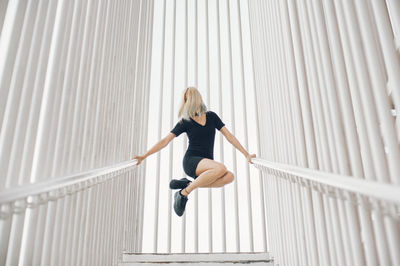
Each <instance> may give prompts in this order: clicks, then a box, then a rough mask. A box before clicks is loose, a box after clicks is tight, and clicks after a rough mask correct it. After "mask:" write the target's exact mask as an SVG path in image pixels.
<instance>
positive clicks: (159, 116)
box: [153, 0, 167, 252]
mask: <svg viewBox="0 0 400 266" xmlns="http://www.w3.org/2000/svg"><path fill="white" fill-rule="evenodd" d="M166 9H167V8H166V0H164V1H163V9H162V10H163V24H162V25H163V30H162V37H161V38H162V39H161V40H162V41H161V49H162V52H161V63H160V66H161V68H160V69H161V70H160V71H161V73H160V96H159V97H160V100H159V105H158V106H159V108H160V110H159V113H158V125H159V129H158V134H157V139H161V131H162V124H161V123H162V111H163V110H162V107H163V91H164V68H165V66H164V59H165V58H164V57H165V38H166V37H165V17H166ZM160 163H161V154H160V153H157V170H156V185H155V210H154V217H155V218H154V242H153V252H157V243H158V213H159V209H158V208H159V190H160Z"/></svg>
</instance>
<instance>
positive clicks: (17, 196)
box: [0, 159, 137, 219]
mask: <svg viewBox="0 0 400 266" xmlns="http://www.w3.org/2000/svg"><path fill="white" fill-rule="evenodd" d="M136 163H137V160H136V159H134V160H132V161H127V162H122V163H119V164H116V165H113V166H108V167H103V168H99V169H94V170H90V171H86V172H82V173H78V174H73V175H69V176H65V177H59V178H57V177H52V178H49V179H46V180H45V181H42V182H37V183H33V184H27V185H22V186H18V187H13V188H10V189H6V190H3V191H0V206H1V209H0V211H1V212H0V218H2V219H5V218H8V217H9V216H10V215H11V214H13V213H15V210H16V208H15V206H16V205H19V203H17V202H19V201H22V202H25V203H23V204H22V205H21V206H25V207H28V206H29V207H33V206H37V205H38V204H42V203H45V202H47V201H49V200H52V201H53V200H57V199H59V198H61V197H64V196H65V195H66V194H69V195H70V194H73V193H76V192H78V191H83V190H86V189H87V188H90V187H93V186H95V185H98V184H101V183H103V182H106V181H108V180H109V179H111V178H113V177H115V176H119V175H121V174H123V173H126V172H127V171H129V170H130V169H131V168H133V167H134V166H136ZM35 198H37V199H35ZM17 209H19V208H17Z"/></svg>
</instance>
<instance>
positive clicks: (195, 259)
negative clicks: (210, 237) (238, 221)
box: [120, 252, 271, 265]
mask: <svg viewBox="0 0 400 266" xmlns="http://www.w3.org/2000/svg"><path fill="white" fill-rule="evenodd" d="M270 261H271V258H270V255H269V254H268V253H254V252H253V253H186V254H174V253H172V254H171V253H168V254H163V253H160V254H151V253H149V254H146V253H142V254H129V253H124V254H123V257H122V263H120V264H121V265H125V264H127V263H157V264H167V263H168V264H169V263H190V264H192V263H193V264H195V263H208V264H210V263H212V264H213V265H214V264H218V263H221V264H223V265H225V263H235V264H238V263H242V264H252V263H257V262H263V263H268V262H270Z"/></svg>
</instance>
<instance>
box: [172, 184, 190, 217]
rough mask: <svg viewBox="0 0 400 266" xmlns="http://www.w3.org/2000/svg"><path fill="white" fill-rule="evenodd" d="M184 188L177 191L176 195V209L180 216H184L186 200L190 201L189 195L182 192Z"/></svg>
mask: <svg viewBox="0 0 400 266" xmlns="http://www.w3.org/2000/svg"><path fill="white" fill-rule="evenodd" d="M181 191H182V190H179V191H177V192H175V195H174V199H175V201H174V210H175V213H176V214H177V215H178V216H182V215H183V213H184V212H185V206H186V202H187V201H188V197H186V196H184V195H182V194H181Z"/></svg>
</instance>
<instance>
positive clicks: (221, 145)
mask: <svg viewBox="0 0 400 266" xmlns="http://www.w3.org/2000/svg"><path fill="white" fill-rule="evenodd" d="M216 15H217V26H216V29H217V48H218V57H217V69H218V113H219V114H220V115H221V116H222V103H223V102H222V77H221V76H222V69H221V23H220V11H219V1H216ZM219 152H220V154H221V163H224V161H225V160H224V159H225V156H224V142H223V136H222V135H220V139H219ZM221 206H222V213H221V231H222V252H226V212H225V207H226V206H225V187H222V189H221Z"/></svg>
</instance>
